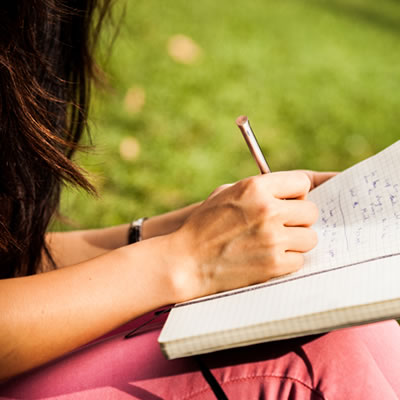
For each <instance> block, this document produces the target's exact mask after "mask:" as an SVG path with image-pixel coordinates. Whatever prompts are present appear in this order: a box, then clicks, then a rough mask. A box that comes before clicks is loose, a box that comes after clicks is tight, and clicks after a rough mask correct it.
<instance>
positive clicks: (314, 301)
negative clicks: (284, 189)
mask: <svg viewBox="0 0 400 400" xmlns="http://www.w3.org/2000/svg"><path fill="white" fill-rule="evenodd" d="M398 176H400V142H397V143H395V144H394V145H392V146H390V147H389V148H387V149H385V150H384V151H383V152H381V153H379V154H377V155H375V156H373V157H371V158H369V159H367V160H365V161H362V162H361V163H359V164H357V165H355V166H354V167H352V168H350V169H348V170H346V171H344V172H343V173H341V174H340V175H338V176H337V177H335V178H332V179H331V180H329V181H328V182H326V183H325V184H323V185H321V186H320V187H319V188H317V189H315V190H314V191H312V192H311V193H310V195H309V199H310V200H312V201H314V202H316V204H317V205H318V207H319V209H320V217H319V220H318V222H317V223H316V224H315V225H314V229H316V231H317V233H318V236H319V244H318V246H317V247H316V248H315V249H314V250H312V251H311V252H310V253H308V254H307V255H306V263H305V266H304V268H303V269H302V270H301V271H299V272H297V273H294V274H291V275H287V276H285V277H281V278H277V279H274V280H270V281H268V282H266V283H263V284H259V285H254V286H251V287H248V288H242V289H237V290H233V291H230V292H225V293H222V294H217V295H213V296H208V297H206V298H202V299H197V300H194V301H191V302H187V303H184V304H182V305H178V306H177V308H175V309H173V310H172V311H171V315H170V317H169V318H168V320H167V323H166V325H165V327H164V329H163V331H162V334H161V336H160V339H159V341H160V342H168V341H170V340H171V339H172V340H175V341H177V343H176V344H174V345H173V346H178V350H179V346H186V344H185V340H186V339H185V338H188V337H191V336H193V337H198V340H197V342H196V343H191V344H190V346H195V347H196V346H197V347H196V348H197V350H196V351H200V348H203V347H204V346H208V348H209V349H210V348H212V346H222V347H221V348H224V346H226V343H227V342H232V341H233V342H235V343H240V342H241V341H242V342H245V341H246V340H247V341H249V340H250V339H249V338H253V339H252V340H256V339H254V338H255V337H259V338H263V337H265V336H266V335H270V336H274V335H278V334H279V335H282V329H283V328H285V329H289V326H286V325H285V324H286V322H285V321H289V323H290V329H289V330H292V331H293V329H295V330H296V331H297V332H298V333H299V334H301V332H303V333H304V332H306V331H307V329H318V328H317V327H320V326H321V324H322V325H323V326H324V327H325V328H329V327H331V328H332V327H334V326H335V325H340V326H344V325H346V324H348V323H357V318H362V319H361V320H360V321H363V320H371V319H374V318H375V319H379V318H381V317H385V316H386V317H387V316H390V315H392V316H393V315H394V314H393V313H395V312H396V310H397V308H396V307H398V305H396V307H395V309H392V308H391V307H392V306H393V304H392V303H391V301H392V300H393V299H398V298H399V297H400V295H399V293H400V289H399V284H398V282H399V279H400V257H399V253H400V245H399V244H400V179H399V177H398ZM372 303H379V304H381V308H380V314H379V313H377V311H376V310H375V314H374V315H373V316H370V318H367V317H368V315H369V314H368V313H370V311H371V308H370V307H366V308H365V307H364V308H363V307H361V308H360V305H362V304H372ZM385 303H386V304H387V307H388V308H387V309H385V306H382V304H385ZM355 307H356V308H357V313H354V308H355ZM335 309H336V310H337V309H341V310H349V315H348V316H347V317H346V312H347V311H345V316H343V314H340V321H339V320H335V318H339V317H338V314H335V313H332V312H330V310H335ZM389 309H390V310H389ZM363 310H364V311H363ZM363 312H364V313H367V314H368V315H363ZM382 313H383V314H382ZM316 314H318V315H319V317H317V318H316V317H315V315H316ZM378 314H379V315H378ZM304 316H306V317H304ZM309 316H311V317H309ZM295 318H298V321H297V323H298V324H299V326H297V327H296V328H293V319H295ZM321 318H325V319H326V321H321V320H320V319H321ZM343 319H344V320H343ZM271 321H272V322H274V323H272V324H270V325H271V326H269V325H268V324H269V323H270V322H271ZM276 321H280V323H278V324H277V323H276ZM360 321H358V322H360ZM294 325H296V323H295V324H294ZM313 327H314V328H313ZM278 331H279V332H278ZM246 338H247V339H246ZM210 340H211V341H210ZM204 341H206V342H207V343H204ZM224 343H225V344H224ZM210 346H211V347H210ZM228 347H230V346H228ZM214 348H218V347H214ZM170 350H171V349H170ZM180 350H182V349H180Z"/></svg>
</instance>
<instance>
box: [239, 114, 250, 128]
mask: <svg viewBox="0 0 400 400" xmlns="http://www.w3.org/2000/svg"><path fill="white" fill-rule="evenodd" d="M248 120H249V119H248V118H247V117H246V115H241V116H240V117H237V118H236V125H238V126H242V125H244V124H245V123H246V122H247V121H248Z"/></svg>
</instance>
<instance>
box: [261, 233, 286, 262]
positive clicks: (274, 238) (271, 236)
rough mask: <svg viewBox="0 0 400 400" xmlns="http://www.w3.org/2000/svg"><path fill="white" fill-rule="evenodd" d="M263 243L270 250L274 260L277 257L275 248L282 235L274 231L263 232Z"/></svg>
mask: <svg viewBox="0 0 400 400" xmlns="http://www.w3.org/2000/svg"><path fill="white" fill-rule="evenodd" d="M263 239H264V240H263V241H264V243H265V244H266V246H267V247H268V248H269V249H270V251H271V254H272V257H273V258H275V257H276V256H277V255H276V254H275V253H276V252H277V248H278V246H279V244H280V243H281V241H282V235H281V234H279V232H277V230H276V229H273V230H267V231H265V232H264V238H263Z"/></svg>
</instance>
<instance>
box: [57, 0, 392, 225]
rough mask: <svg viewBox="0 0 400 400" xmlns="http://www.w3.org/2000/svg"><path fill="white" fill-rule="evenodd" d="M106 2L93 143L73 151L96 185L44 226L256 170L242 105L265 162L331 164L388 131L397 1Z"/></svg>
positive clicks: (199, 190) (91, 220)
mask: <svg viewBox="0 0 400 400" xmlns="http://www.w3.org/2000/svg"><path fill="white" fill-rule="evenodd" d="M124 6H125V9H124ZM114 14H115V16H116V19H117V20H118V18H119V16H121V14H124V15H123V16H122V17H123V19H122V22H121V26H120V33H119V35H118V37H117V39H116V41H115V43H114V45H113V48H112V52H111V56H110V57H109V59H107V60H105V62H104V67H105V69H106V71H107V73H108V75H109V85H110V89H109V90H108V91H101V92H97V94H96V95H95V97H94V99H93V100H94V101H93V113H92V137H93V144H94V146H95V147H94V150H92V151H90V152H89V153H87V154H86V153H81V154H79V155H78V156H77V159H78V161H79V162H80V163H81V164H82V165H83V166H84V167H85V168H86V169H87V170H88V171H89V172H90V174H91V175H92V180H93V181H94V182H95V184H96V186H97V188H98V191H99V194H100V196H99V198H98V199H95V198H93V197H90V196H88V195H86V194H84V193H82V192H76V191H74V190H69V189H68V190H66V191H65V192H64V195H63V198H62V208H61V211H62V213H63V214H64V215H65V216H66V217H68V218H69V220H70V223H69V224H68V225H65V224H64V225H62V224H61V226H57V229H72V228H77V227H99V226H108V225H112V224H119V223H124V222H128V221H131V220H132V219H133V218H137V217H140V216H144V215H146V216H151V215H154V214H157V213H161V212H165V211H168V210H171V209H174V208H177V207H181V206H184V205H186V204H189V203H192V202H195V201H198V200H201V199H204V198H205V197H206V196H207V195H208V194H209V193H210V192H211V191H212V190H213V189H214V188H215V187H217V186H218V185H221V184H223V183H227V182H233V181H236V180H238V179H241V178H243V177H246V176H248V175H254V174H257V173H258V170H257V167H256V164H255V162H254V161H253V159H252V158H251V156H250V153H249V151H248V149H247V147H246V145H245V143H244V141H243V139H242V137H241V135H240V132H239V130H238V129H237V127H236V126H235V123H234V121H235V119H236V117H237V116H238V115H241V114H246V115H248V116H249V119H250V121H251V123H252V126H253V128H254V131H255V133H256V135H257V136H258V139H259V142H260V144H261V146H262V148H263V149H264V152H265V154H266V156H267V159H268V161H269V163H270V166H271V168H272V169H273V170H282V169H296V168H308V169H316V170H342V169H344V168H346V167H348V166H350V165H352V164H354V163H356V162H357V161H360V160H362V159H364V158H366V157H368V156H370V155H372V154H374V153H376V152H378V151H379V150H381V149H383V148H385V147H386V146H388V145H389V144H391V143H392V142H394V141H395V140H397V138H398V137H399V136H400V126H399V123H398V110H399V109H400V67H399V65H400V2H399V1H397V0H381V1H379V2H377V1H376V0H329V1H328V0H327V1H325V0H274V1H272V0H269V1H266V0H250V1H248V2H243V1H239V0H218V1H215V0H201V1H187V0H186V1H185V0H175V1H168V2H167V1H162V0H145V1H137V0H125V1H122V2H121V1H119V2H117V4H116V7H115V10H114ZM114 31H115V26H114V27H112V26H106V27H105V29H104V32H103V35H104V36H103V38H104V42H106V43H107V42H109V41H110V38H111V36H112V34H113V32H114ZM102 54H103V55H104V54H107V52H106V51H105V50H104V49H103V51H102ZM103 58H104V57H103ZM58 225H59V224H58Z"/></svg>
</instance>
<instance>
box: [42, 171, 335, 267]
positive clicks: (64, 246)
mask: <svg viewBox="0 0 400 400" xmlns="http://www.w3.org/2000/svg"><path fill="white" fill-rule="evenodd" d="M303 172H305V173H306V174H307V175H308V177H309V179H310V181H311V189H313V188H314V187H316V186H318V185H320V184H322V183H323V182H325V181H326V180H328V179H330V178H331V177H333V176H335V175H336V174H337V173H336V172H315V171H309V170H307V171H303ZM200 204H201V203H196V204H192V205H190V206H187V207H184V208H182V209H180V210H176V211H171V212H169V213H166V214H162V215H158V216H155V217H151V218H149V219H148V220H146V221H145V222H144V223H143V229H142V236H143V239H149V238H152V237H156V236H161V235H166V234H169V233H171V232H174V231H176V230H177V229H179V228H180V227H181V226H182V224H183V223H184V222H185V221H186V219H187V218H188V217H189V216H190V215H191V214H192V213H193V211H195V210H196V209H197V208H198V207H199V205H200ZM128 229H129V224H123V225H119V226H114V227H110V228H103V229H91V230H81V231H72V232H51V233H48V234H47V236H46V240H47V243H48V245H49V248H50V251H51V254H52V255H53V257H54V259H55V261H56V264H57V266H58V267H65V266H68V265H74V264H77V263H80V262H83V261H86V260H89V259H91V258H94V257H98V256H100V255H102V254H105V253H107V252H109V251H111V250H115V249H117V248H119V247H122V246H125V245H127V244H128V243H127V240H128ZM44 269H45V270H46V268H44Z"/></svg>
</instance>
